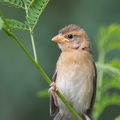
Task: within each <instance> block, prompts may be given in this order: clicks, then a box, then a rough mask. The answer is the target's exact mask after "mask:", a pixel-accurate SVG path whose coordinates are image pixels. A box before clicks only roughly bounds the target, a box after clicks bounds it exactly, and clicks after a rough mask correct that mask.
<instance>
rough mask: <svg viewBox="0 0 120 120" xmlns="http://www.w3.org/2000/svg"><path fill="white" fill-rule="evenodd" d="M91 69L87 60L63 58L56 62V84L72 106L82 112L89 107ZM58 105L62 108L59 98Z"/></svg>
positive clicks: (91, 86) (91, 81) (91, 79)
mask: <svg viewBox="0 0 120 120" xmlns="http://www.w3.org/2000/svg"><path fill="white" fill-rule="evenodd" d="M90 69H93V68H92V65H91V64H90V63H89V62H85V61H84V62H82V61H81V60H78V61H77V60H76V61H75V60H72V59H71V60H69V61H67V60H65V61H64V60H63V61H62V64H59V63H58V67H57V79H56V86H57V88H58V90H59V91H60V92H61V93H62V94H63V96H64V97H65V98H66V99H67V100H68V102H69V103H70V104H71V105H72V106H73V108H74V109H75V110H76V111H77V112H78V113H82V112H83V111H85V110H86V109H88V108H89V106H90V102H91V98H92V94H93V70H90ZM58 101H59V103H58V104H59V106H61V107H63V108H64V105H63V103H62V102H61V100H58Z"/></svg>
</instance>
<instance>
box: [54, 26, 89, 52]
mask: <svg viewBox="0 0 120 120" xmlns="http://www.w3.org/2000/svg"><path fill="white" fill-rule="evenodd" d="M52 41H54V42H57V43H58V46H59V48H60V49H61V50H66V49H86V48H88V49H90V41H89V38H88V36H87V34H86V32H85V31H84V30H83V29H81V28H80V27H78V26H76V25H73V24H71V25H68V26H66V27H64V28H62V29H61V30H60V31H59V33H58V35H56V36H55V37H53V38H52Z"/></svg>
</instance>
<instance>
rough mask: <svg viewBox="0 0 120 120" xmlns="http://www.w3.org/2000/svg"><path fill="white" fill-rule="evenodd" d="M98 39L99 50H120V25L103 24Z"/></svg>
mask: <svg viewBox="0 0 120 120" xmlns="http://www.w3.org/2000/svg"><path fill="white" fill-rule="evenodd" d="M97 40H98V42H99V44H98V48H99V50H101V49H104V51H105V52H106V53H108V52H110V51H111V50H114V49H117V50H120V25H117V24H112V25H110V26H108V27H106V26H102V27H101V28H100V30H99V32H98V34H97Z"/></svg>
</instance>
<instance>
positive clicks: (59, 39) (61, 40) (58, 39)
mask: <svg viewBox="0 0 120 120" xmlns="http://www.w3.org/2000/svg"><path fill="white" fill-rule="evenodd" d="M52 41H54V42H57V43H65V42H69V40H68V39H66V38H64V37H63V36H62V35H61V34H58V35H56V36H55V37H53V38H52Z"/></svg>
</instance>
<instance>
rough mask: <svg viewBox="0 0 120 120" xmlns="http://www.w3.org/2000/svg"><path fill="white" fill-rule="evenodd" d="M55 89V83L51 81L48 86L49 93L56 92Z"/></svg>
mask: <svg viewBox="0 0 120 120" xmlns="http://www.w3.org/2000/svg"><path fill="white" fill-rule="evenodd" d="M56 91H58V89H57V88H56V83H55V82H52V83H51V84H50V88H49V90H48V92H49V93H52V92H56Z"/></svg>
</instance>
